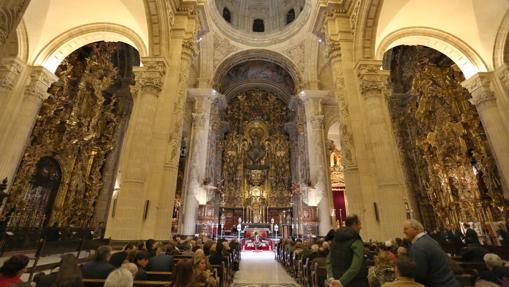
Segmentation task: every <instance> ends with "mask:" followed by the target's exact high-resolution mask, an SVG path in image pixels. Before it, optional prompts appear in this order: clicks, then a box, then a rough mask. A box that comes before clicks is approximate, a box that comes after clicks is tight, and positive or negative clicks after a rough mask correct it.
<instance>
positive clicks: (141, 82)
mask: <svg viewBox="0 0 509 287" xmlns="http://www.w3.org/2000/svg"><path fill="white" fill-rule="evenodd" d="M142 63H143V66H142V67H133V72H134V75H135V80H136V84H135V86H134V87H133V89H132V93H133V95H137V94H139V93H140V92H141V93H151V94H154V95H156V96H158V95H159V93H160V92H161V91H162V89H163V84H164V75H165V74H166V66H167V63H166V60H165V59H164V58H160V57H146V58H142Z"/></svg>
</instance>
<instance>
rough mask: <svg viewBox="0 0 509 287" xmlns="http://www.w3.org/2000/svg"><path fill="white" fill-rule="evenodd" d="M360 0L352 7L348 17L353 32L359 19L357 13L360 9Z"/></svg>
mask: <svg viewBox="0 0 509 287" xmlns="http://www.w3.org/2000/svg"><path fill="white" fill-rule="evenodd" d="M361 2H362V1H361V0H357V1H356V2H355V6H354V7H353V10H352V14H351V15H350V28H352V30H355V26H356V25H357V21H358V19H359V11H360V8H361Z"/></svg>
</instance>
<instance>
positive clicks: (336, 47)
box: [326, 38, 341, 61]
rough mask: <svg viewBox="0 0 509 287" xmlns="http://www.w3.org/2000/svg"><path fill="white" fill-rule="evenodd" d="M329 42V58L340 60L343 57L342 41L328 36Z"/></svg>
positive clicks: (327, 41)
mask: <svg viewBox="0 0 509 287" xmlns="http://www.w3.org/2000/svg"><path fill="white" fill-rule="evenodd" d="M326 43H327V51H326V53H327V58H329V59H330V60H331V61H334V60H340V59H341V42H340V41H338V40H334V39H331V38H328V39H327V40H326Z"/></svg>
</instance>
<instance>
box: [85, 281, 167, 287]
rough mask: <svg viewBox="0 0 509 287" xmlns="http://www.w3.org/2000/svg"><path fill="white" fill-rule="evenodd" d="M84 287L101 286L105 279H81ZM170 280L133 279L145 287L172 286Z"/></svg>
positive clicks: (136, 284) (136, 283)
mask: <svg viewBox="0 0 509 287" xmlns="http://www.w3.org/2000/svg"><path fill="white" fill-rule="evenodd" d="M82 281H83V286H84V287H102V286H104V282H105V281H106V279H82ZM172 284H173V282H172V281H149V280H135V281H134V286H146V287H160V286H172Z"/></svg>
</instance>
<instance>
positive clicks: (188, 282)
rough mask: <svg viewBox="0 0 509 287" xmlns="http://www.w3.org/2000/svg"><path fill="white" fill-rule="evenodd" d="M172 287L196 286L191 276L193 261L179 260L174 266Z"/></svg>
mask: <svg viewBox="0 0 509 287" xmlns="http://www.w3.org/2000/svg"><path fill="white" fill-rule="evenodd" d="M175 274H176V276H175V284H174V285H173V286H174V287H195V286H196V285H197V284H196V282H195V280H194V276H193V261H192V260H191V259H186V260H180V261H179V262H178V263H177V266H175Z"/></svg>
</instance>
